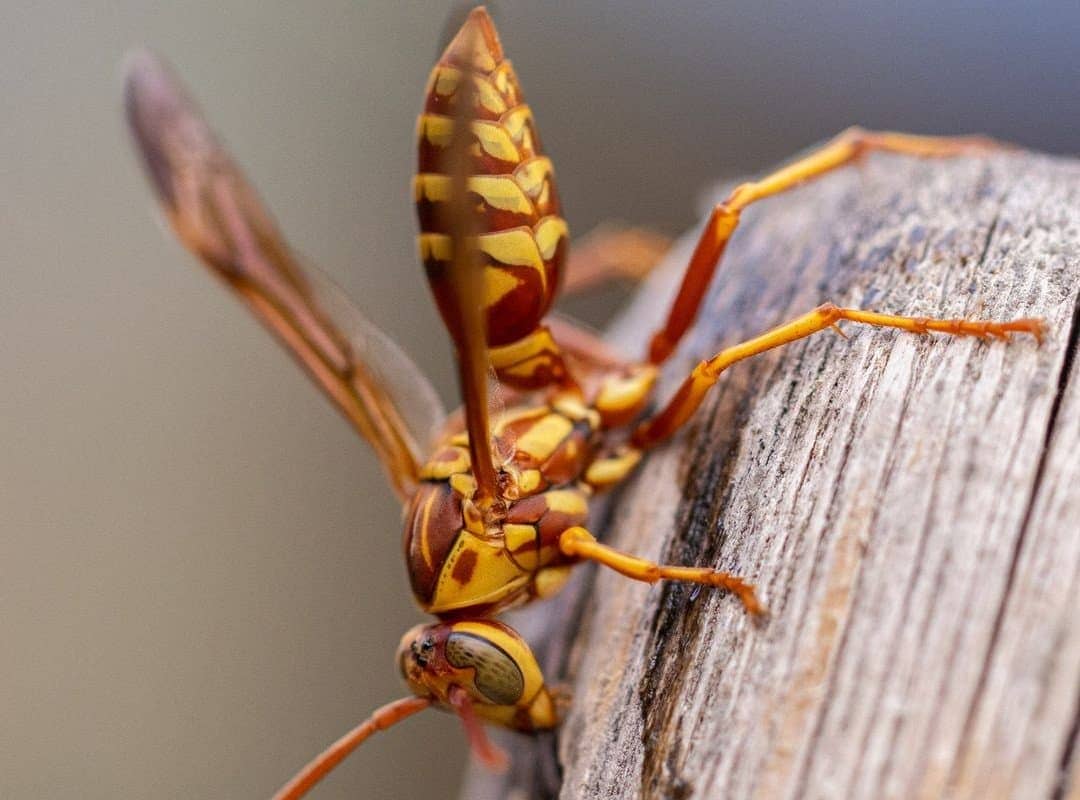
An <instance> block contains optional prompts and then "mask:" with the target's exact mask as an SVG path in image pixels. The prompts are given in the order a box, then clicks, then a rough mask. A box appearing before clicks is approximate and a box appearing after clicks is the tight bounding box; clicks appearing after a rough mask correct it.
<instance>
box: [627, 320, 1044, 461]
mask: <svg viewBox="0 0 1080 800" xmlns="http://www.w3.org/2000/svg"><path fill="white" fill-rule="evenodd" d="M841 320H849V321H851V322H861V323H864V324H866V325H877V326H880V327H886V328H899V329H901V330H905V331H911V332H913V333H928V332H930V331H934V332H937V333H948V334H952V335H953V336H978V337H979V338H983V339H985V338H988V337H995V338H998V339H1006V338H1008V335H1009V334H1010V333H1030V334H1031V335H1032V336H1034V337H1035V338H1036V339H1037V340H1038V341H1039V342H1040V343H1041V342H1042V337H1043V334H1044V333H1045V330H1046V329H1045V325H1044V323H1043V321H1042V320H1039V319H1015V320H1011V321H1009V322H990V321H982V320H970V319H928V318H927V317H898V316H894V315H892V314H877V313H874V312H873V311H860V310H859V309H855V308H838V307H837V306H834V305H833V304H832V303H826V304H825V305H822V306H818V307H817V308H815V309H814V310H813V311H811V312H810V313H809V314H803V315H802V316H801V317H799V318H798V319H795V320H792V321H791V322H788V323H786V324H784V325H781V326H780V327H778V328H773V329H772V330H771V331H769V332H767V333H763V334H762V335H760V336H757V337H755V338H753V339H749V340H747V341H745V342H742V343H741V344H737V345H735V346H734V347H729V348H727V349H726V350H721V351H720V352H719V353H718V354H717V355H715V356H713V357H712V358H711V359H709V360H708V361H702V362H701V363H700V364H698V365H697V366H696V367H694V369H693V371H692V372H691V373H690V375H689V376H687V378H686V380H685V381H684V382H683V384H682V386H680V387H679V390H678V391H677V392H676V393H675V396H674V397H672V399H671V400H669V401H668V404H667V405H666V406H665V407H664V408H663V409H662V410H661V411H660V412H659V413H658V414H656V416H654V417H651V418H650V419H647V420H645V421H644V422H643V423H641V425H640V426H638V428H637V430H635V431H634V435H633V437H632V442H633V444H634V446H636V447H641V448H645V447H649V446H650V445H653V444H656V443H657V442H659V441H660V440H662V439H664V438H666V437H667V436H670V435H671V434H672V433H674V432H675V431H677V430H678V429H679V428H680V427H681V426H682V425H683V423H685V422H686V420H687V419H689V418H690V415H691V414H693V413H694V411H695V410H696V409H697V407H698V406H699V405H700V404H701V400H702V398H703V397H704V396H705V392H707V391H708V390H709V388H710V387H711V386H712V385H713V384H714V383H716V381H717V379H718V378H719V377H720V373H722V372H723V371H724V370H725V369H727V368H728V367H730V366H731V365H732V364H734V363H736V362H738V361H742V360H743V359H744V358H750V357H751V356H756V355H758V354H759V353H764V352H765V351H766V350H772V349H773V348H774V347H780V346H781V345H785V344H788V343H790V342H794V341H797V340H799V339H804V338H806V337H807V336H810V335H812V334H815V333H817V332H818V331H823V330H826V329H827V328H832V327H834V326H835V325H836V323H838V322H840V321H841Z"/></svg>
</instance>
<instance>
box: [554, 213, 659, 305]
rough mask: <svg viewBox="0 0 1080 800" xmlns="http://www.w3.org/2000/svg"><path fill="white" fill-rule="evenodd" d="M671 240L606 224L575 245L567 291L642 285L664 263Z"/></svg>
mask: <svg viewBox="0 0 1080 800" xmlns="http://www.w3.org/2000/svg"><path fill="white" fill-rule="evenodd" d="M670 248H671V239H669V238H668V237H667V236H664V235H663V234H661V233H657V232H656V231H652V230H649V229H648V228H625V227H621V226H619V225H616V224H613V223H604V224H602V225H600V226H599V227H597V228H594V229H593V230H591V231H589V233H587V234H586V235H585V236H584V237H583V238H582V239H581V240H580V241H579V242H575V244H574V247H573V249H572V250H571V251H570V255H569V258H568V261H567V264H566V277H565V279H564V280H563V287H562V288H563V291H564V292H567V293H568V294H574V293H577V292H583V291H586V290H588V289H592V288H594V287H596V286H599V285H601V284H603V283H606V282H607V281H611V280H615V279H620V278H621V279H622V280H627V281H639V280H641V279H642V278H644V277H645V276H646V275H648V274H649V272H651V271H652V269H653V267H655V266H656V265H657V264H659V263H660V261H661V259H663V257H664V254H666V253H667V251H668V250H669V249H670Z"/></svg>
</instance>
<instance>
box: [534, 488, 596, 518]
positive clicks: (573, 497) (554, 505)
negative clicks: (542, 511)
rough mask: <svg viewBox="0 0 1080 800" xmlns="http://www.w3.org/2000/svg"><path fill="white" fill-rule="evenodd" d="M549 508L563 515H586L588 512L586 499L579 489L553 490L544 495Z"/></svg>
mask: <svg viewBox="0 0 1080 800" xmlns="http://www.w3.org/2000/svg"><path fill="white" fill-rule="evenodd" d="M544 498H545V499H546V500H547V505H548V508H549V509H551V510H552V511H560V512H562V513H563V514H579V515H584V514H585V512H586V511H588V506H587V505H586V503H585V497H584V495H582V494H581V492H580V491H578V490H577V489H552V490H551V491H550V492H547V493H546V494H545V495H544Z"/></svg>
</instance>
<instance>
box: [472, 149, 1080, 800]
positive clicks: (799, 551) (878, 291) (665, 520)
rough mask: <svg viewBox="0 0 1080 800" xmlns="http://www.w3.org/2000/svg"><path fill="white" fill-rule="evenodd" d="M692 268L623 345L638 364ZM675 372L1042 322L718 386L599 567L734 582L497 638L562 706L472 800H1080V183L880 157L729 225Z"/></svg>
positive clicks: (529, 619) (567, 610)
mask: <svg viewBox="0 0 1080 800" xmlns="http://www.w3.org/2000/svg"><path fill="white" fill-rule="evenodd" d="M691 245H692V241H690V240H689V239H688V240H687V241H684V242H683V243H682V245H681V246H680V247H679V248H677V250H676V252H674V253H673V254H672V257H671V258H670V259H669V263H668V265H667V266H666V267H665V268H664V269H662V270H660V271H659V272H658V273H657V274H656V275H654V276H653V278H652V279H650V281H649V282H648V283H647V285H646V286H644V287H643V288H642V290H641V292H640V294H639V295H638V299H637V301H636V302H635V304H634V306H633V307H632V308H631V309H630V311H629V312H628V313H627V314H626V315H625V316H624V318H623V319H622V320H621V322H620V323H619V324H618V325H617V326H616V330H615V331H614V339H615V340H616V341H617V342H619V343H621V344H622V345H624V346H625V347H626V349H627V352H641V349H642V347H643V345H644V343H645V341H646V340H647V336H648V333H649V332H650V330H651V329H652V327H653V325H654V324H655V322H656V321H657V320H658V319H659V318H660V316H661V315H662V314H663V312H664V311H665V309H666V302H665V298H666V297H668V296H669V295H670V293H671V290H672V287H673V284H674V282H675V281H676V280H677V279H678V277H679V274H680V271H681V267H682V265H683V264H684V263H685V258H686V256H687V254H688V252H689V248H690V246H691ZM714 283H715V285H714V286H713V287H712V290H711V293H710V296H709V299H708V301H707V305H706V308H705V309H704V311H703V314H702V317H701V318H700V319H699V321H698V323H697V325H696V327H695V329H694V331H693V332H692V333H691V334H690V336H689V338H688V341H686V342H684V344H683V346H682V347H681V348H680V350H679V352H678V354H677V355H676V356H675V357H674V358H673V359H672V361H671V362H670V363H669V364H668V365H667V366H666V368H665V370H664V378H663V386H664V388H665V390H667V391H670V390H671V389H673V388H674V386H675V385H676V384H677V383H678V381H679V380H680V379H681V377H682V376H683V375H684V374H685V373H686V371H687V370H688V369H689V368H690V367H691V366H692V365H693V364H694V363H696V361H697V360H700V359H701V358H703V357H706V356H708V355H711V354H712V353H713V352H715V350H717V349H718V348H719V347H720V346H722V345H726V344H730V343H733V342H735V341H738V340H741V339H743V338H746V337H747V336H749V335H752V334H755V333H757V332H760V331H762V330H764V329H766V328H768V327H770V326H772V325H775V324H777V323H779V322H782V321H785V320H787V319H790V318H792V317H794V316H796V315H798V314H800V313H802V312H805V311H807V310H809V309H811V308H813V307H814V306H816V305H817V304H819V303H821V302H823V301H825V300H832V301H834V302H836V303H838V304H841V305H853V306H858V307H862V308H870V309H875V310H880V311H889V312H895V313H902V314H910V315H925V316H949V317H952V316H966V317H983V318H987V317H989V318H997V319H1007V318H1012V317H1018V316H1042V317H1044V318H1045V319H1046V320H1047V322H1048V323H1049V326H1050V330H1051V334H1050V336H1049V337H1048V339H1047V341H1046V342H1045V343H1044V344H1043V346H1042V347H1041V348H1039V347H1036V345H1035V344H1034V342H1033V341H1031V340H1030V339H1029V338H1024V337H1021V338H1018V339H1014V340H1013V342H1012V343H1010V344H1002V343H1000V342H980V341H976V340H973V339H952V338H948V337H942V336H927V337H919V336H914V335H911V334H901V333H897V332H895V331H881V330H875V329H870V328H866V327H865V326H858V325H852V324H846V325H845V332H846V333H847V334H848V335H849V336H850V339H848V340H845V339H843V338H841V337H839V336H836V335H834V334H832V333H829V332H826V333H823V334H818V335H816V336H814V337H812V338H811V339H809V340H806V341H803V342H799V343H796V344H793V345H789V346H787V347H785V348H782V349H781V350H777V351H773V352H772V353H768V354H766V355H764V356H759V357H757V358H755V359H753V360H751V361H749V362H746V363H743V364H741V365H737V366H736V367H734V368H733V369H732V370H731V371H729V372H728V373H726V375H725V377H724V378H723V379H722V380H721V382H720V384H719V385H718V386H717V387H716V388H715V389H714V390H713V392H712V395H711V397H710V398H709V400H708V401H707V403H706V405H705V406H704V407H703V408H702V410H701V411H700V412H699V413H698V415H697V416H696V417H695V418H694V420H692V422H691V423H690V425H689V426H688V428H687V430H686V431H685V432H684V433H683V434H682V435H681V436H679V437H677V438H676V439H675V440H674V441H673V442H672V443H670V444H669V445H667V446H665V447H662V448H660V449H658V450H657V451H656V452H655V453H653V454H652V455H651V456H650V457H649V458H648V459H647V461H646V462H645V463H644V465H643V466H642V468H641V469H639V471H638V472H637V474H636V475H635V477H634V478H633V479H632V480H631V481H630V482H629V483H628V484H627V485H626V486H625V487H624V488H623V489H622V490H620V491H619V492H618V493H617V494H616V495H615V497H614V498H613V501H612V502H610V503H609V504H608V506H607V511H606V512H604V514H603V515H604V517H605V519H604V520H603V522H604V524H603V535H604V537H605V540H606V541H608V542H609V543H612V544H614V545H616V546H618V547H622V548H624V549H626V550H629V551H632V552H634V553H638V554H641V555H644V556H648V557H652V558H658V559H662V560H666V561H669V562H673V563H686V564H711V565H715V566H718V567H720V568H722V569H725V570H731V571H734V572H737V573H739V574H742V575H745V576H746V577H748V578H749V579H751V580H752V581H754V582H755V583H756V584H757V586H758V587H759V590H760V592H761V594H762V596H763V598H764V600H765V601H766V603H767V604H768V606H769V607H770V610H771V617H770V619H769V620H768V621H767V622H766V623H765V624H763V625H755V624H753V623H752V622H751V621H750V620H748V619H747V617H746V615H745V614H744V613H743V611H742V609H741V608H740V606H739V604H738V603H737V602H736V601H735V600H733V599H732V598H731V597H730V596H725V595H722V594H720V593H716V592H710V591H694V590H693V589H691V588H687V587H684V586H678V585H658V586H656V587H649V586H644V585H640V584H636V583H634V582H632V581H629V580H626V579H624V578H622V577H620V576H618V575H614V574H610V573H604V572H601V573H596V572H595V571H592V570H591V569H590V568H582V574H581V575H579V576H578V580H577V581H576V582H575V583H574V584H573V585H572V586H571V587H570V589H569V590H568V591H567V592H566V593H564V595H563V596H562V597H561V598H559V599H558V600H556V601H553V602H552V603H548V604H544V605H538V606H537V607H535V608H533V609H531V610H529V611H528V612H526V613H525V614H523V615H519V616H518V617H516V618H515V619H514V622H515V623H516V624H519V625H520V626H521V628H522V631H523V633H524V634H525V635H526V636H527V637H528V638H530V640H531V641H533V642H536V643H538V647H539V649H540V652H541V658H542V661H543V663H544V665H545V668H546V670H547V673H548V677H549V679H551V680H558V679H561V678H564V679H566V680H567V681H568V682H570V684H571V685H572V687H573V690H574V696H575V700H574V705H573V708H572V711H571V713H570V715H569V717H568V719H567V720H566V722H565V723H564V725H563V727H562V728H561V730H560V731H559V732H558V734H557V735H546V736H542V737H539V738H536V739H528V738H525V737H517V738H510V737H505V738H503V739H502V742H503V743H504V744H505V745H506V746H508V747H509V748H510V749H511V751H512V753H513V755H514V766H513V768H512V770H511V772H510V773H509V774H508V775H507V776H502V777H495V776H487V775H484V774H481V773H479V772H478V771H477V770H476V769H475V768H472V769H471V770H470V775H469V779H468V782H467V785H466V788H465V791H464V796H466V797H469V798H486V797H507V796H509V797H515V798H526V797H554V796H561V797H563V798H631V797H646V798H691V797H693V798H804V797H805V798H826V797H828V798H837V797H865V798H880V797H895V798H910V797H928V798H932V797H949V798H991V797H1011V798H1047V800H1050V799H1051V798H1053V799H1054V800H1058V799H1059V798H1066V797H1067V798H1077V797H1080V766H1078V760H1080V752H1078V748H1077V747H1076V738H1077V719H1078V716H1080V708H1078V703H1080V366H1078V361H1077V360H1075V359H1074V358H1073V356H1074V353H1075V349H1076V342H1077V335H1078V324H1080V320H1078V309H1080V305H1078V290H1080V164H1078V163H1077V162H1076V161H1068V160H1061V159H1051V158H1047V157H1043V156H1036V155H1032V154H1024V153H1016V154H1008V155H999V156H994V157H992V158H989V159H961V160H956V161H949V162H919V161H914V160H911V159H907V158H902V157H895V156H873V157H871V158H870V159H869V160H868V161H867V162H866V163H865V164H863V165H861V166H859V167H857V168H854V169H847V170H843V171H841V172H838V173H835V174H833V175H831V176H828V177H826V178H825V179H823V180H821V181H818V182H815V183H811V184H808V185H806V186H804V187H801V188H800V189H798V190H796V191H795V192H793V193H791V194H789V195H786V196H781V197H778V198H775V199H771V200H768V201H765V202H763V203H760V204H757V205H755V206H754V207H753V208H752V209H750V210H749V211H747V212H746V213H745V214H744V217H743V227H741V228H740V230H739V231H738V232H737V233H736V235H735V238H734V240H733V242H732V244H731V247H730V250H729V253H728V257H727V260H726V262H725V264H724V266H723V267H722V269H721V271H720V273H719V274H718V276H717V280H716V281H715V282H714Z"/></svg>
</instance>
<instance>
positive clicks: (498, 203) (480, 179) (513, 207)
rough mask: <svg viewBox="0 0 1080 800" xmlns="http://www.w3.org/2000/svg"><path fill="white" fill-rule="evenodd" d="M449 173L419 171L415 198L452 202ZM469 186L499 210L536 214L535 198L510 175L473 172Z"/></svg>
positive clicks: (415, 181) (414, 184)
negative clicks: (475, 173)
mask: <svg viewBox="0 0 1080 800" xmlns="http://www.w3.org/2000/svg"><path fill="white" fill-rule="evenodd" d="M450 183H451V181H450V176H449V175H439V174H435V173H430V172H425V173H420V174H419V175H417V176H416V177H415V178H414V179H413V186H414V187H415V194H416V199H417V200H418V201H419V200H428V201H430V202H432V203H448V202H450ZM466 188H467V189H468V190H469V191H470V192H473V193H475V194H478V195H480V196H481V197H482V198H484V202H485V203H487V204H488V205H489V206H491V207H492V208H497V209H499V210H500V211H512V212H514V213H515V214H525V215H531V214H533V213H535V209H534V208H533V204H532V201H531V200H529V198H528V197H526V196H525V193H524V192H523V191H522V190H521V187H520V186H518V184H517V182H516V181H515V180H514V179H513V177H511V176H510V175H473V176H471V177H469V178H468V180H467V182H466Z"/></svg>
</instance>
